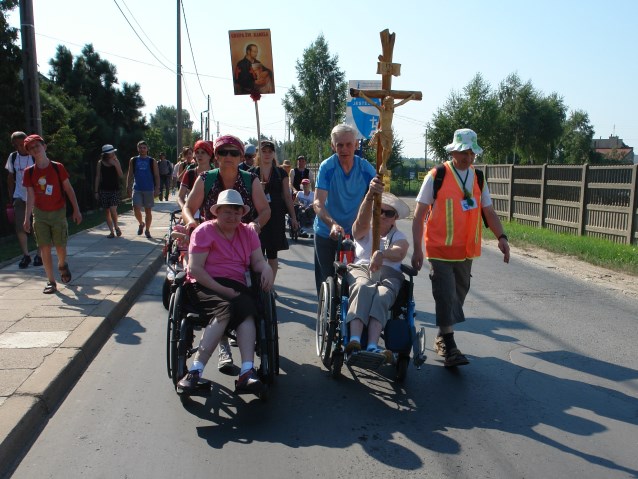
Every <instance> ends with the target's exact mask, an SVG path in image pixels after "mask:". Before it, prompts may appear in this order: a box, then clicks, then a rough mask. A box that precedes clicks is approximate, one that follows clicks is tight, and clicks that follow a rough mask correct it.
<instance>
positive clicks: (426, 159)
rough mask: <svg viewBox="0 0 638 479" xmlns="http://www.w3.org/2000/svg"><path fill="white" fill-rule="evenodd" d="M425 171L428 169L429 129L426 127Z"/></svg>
mask: <svg viewBox="0 0 638 479" xmlns="http://www.w3.org/2000/svg"><path fill="white" fill-rule="evenodd" d="M425 171H426V172H427V171H428V129H427V127H426V128H425Z"/></svg>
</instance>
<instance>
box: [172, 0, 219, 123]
mask: <svg viewBox="0 0 638 479" xmlns="http://www.w3.org/2000/svg"><path fill="white" fill-rule="evenodd" d="M179 3H180V5H181V6H182V16H183V17H184V26H186V37H188V47H189V48H190V51H191V57H192V58H193V66H194V67H195V75H197V82H198V83H199V88H200V89H201V90H202V95H204V98H206V101H208V95H206V92H204V87H203V86H202V81H201V79H200V78H199V72H198V71H197V62H196V61H195V52H193V44H192V42H191V34H190V31H189V30H188V22H187V21H186V11H185V10H184V2H183V1H182V0H180V2H179ZM210 115H211V116H212V117H213V123H214V122H215V114H214V113H213V106H212V102H211V104H210Z"/></svg>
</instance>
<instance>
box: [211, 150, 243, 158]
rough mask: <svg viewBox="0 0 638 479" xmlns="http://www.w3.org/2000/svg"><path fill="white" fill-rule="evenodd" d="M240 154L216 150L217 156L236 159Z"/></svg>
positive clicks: (235, 151) (237, 151) (232, 151)
mask: <svg viewBox="0 0 638 479" xmlns="http://www.w3.org/2000/svg"><path fill="white" fill-rule="evenodd" d="M240 155H241V153H240V151H239V150H217V156H232V157H233V158H237V157H238V156H240Z"/></svg>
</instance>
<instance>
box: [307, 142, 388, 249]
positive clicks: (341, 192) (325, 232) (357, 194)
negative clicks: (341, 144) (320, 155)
mask: <svg viewBox="0 0 638 479" xmlns="http://www.w3.org/2000/svg"><path fill="white" fill-rule="evenodd" d="M375 176H377V172H376V170H375V169H374V167H373V166H372V165H371V164H370V163H368V162H367V161H366V160H365V159H363V158H360V157H358V156H355V157H354V163H353V165H352V169H351V170H350V172H349V173H348V174H346V173H345V172H344V171H343V168H342V167H341V164H340V163H339V157H338V156H337V154H334V155H332V156H331V157H330V158H327V159H325V160H323V161H322V162H321V165H319V172H318V173H317V183H316V187H317V188H318V189H321V190H326V191H327V192H328V196H327V198H326V209H327V210H328V213H330V216H331V217H332V219H334V220H335V221H336V222H337V223H338V224H339V225H341V226H342V227H343V229H344V230H345V231H346V233H347V234H349V235H351V234H352V224H353V223H354V220H355V219H356V218H357V213H358V212H359V206H360V205H361V201H363V197H364V196H365V194H366V192H367V191H368V187H369V186H370V181H372V178H374V177H375ZM314 230H315V234H316V235H319V236H323V237H324V238H328V237H329V236H330V228H329V227H328V225H326V224H325V223H324V222H323V221H321V220H320V219H319V216H316V217H315V224H314Z"/></svg>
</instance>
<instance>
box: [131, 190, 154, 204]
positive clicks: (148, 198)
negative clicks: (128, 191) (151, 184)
mask: <svg viewBox="0 0 638 479" xmlns="http://www.w3.org/2000/svg"><path fill="white" fill-rule="evenodd" d="M133 206H138V207H142V208H152V207H153V206H155V192H154V191H139V190H133Z"/></svg>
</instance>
